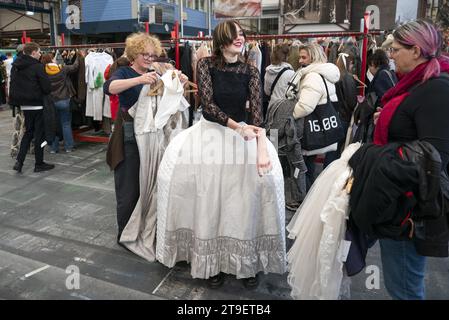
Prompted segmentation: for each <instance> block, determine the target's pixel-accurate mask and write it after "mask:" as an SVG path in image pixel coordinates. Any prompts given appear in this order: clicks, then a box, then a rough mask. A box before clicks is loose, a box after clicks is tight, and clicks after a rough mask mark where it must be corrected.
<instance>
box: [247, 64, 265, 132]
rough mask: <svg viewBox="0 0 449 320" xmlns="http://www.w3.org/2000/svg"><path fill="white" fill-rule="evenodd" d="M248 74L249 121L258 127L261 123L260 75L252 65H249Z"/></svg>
mask: <svg viewBox="0 0 449 320" xmlns="http://www.w3.org/2000/svg"><path fill="white" fill-rule="evenodd" d="M249 68H250V75H251V78H250V80H249V94H250V100H249V107H250V114H251V122H252V124H253V125H255V126H257V127H260V126H261V125H262V121H263V119H262V111H261V109H262V95H261V86H260V75H259V70H258V69H257V68H255V67H253V66H250V67H249Z"/></svg>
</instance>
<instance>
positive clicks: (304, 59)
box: [293, 44, 340, 190]
mask: <svg viewBox="0 0 449 320" xmlns="http://www.w3.org/2000/svg"><path fill="white" fill-rule="evenodd" d="M299 63H300V65H301V69H299V70H298V71H297V72H298V76H299V77H300V79H301V80H300V81H299V82H298V88H297V92H298V102H297V104H296V105H295V108H294V110H293V117H294V118H295V119H299V118H304V117H306V116H308V115H309V114H311V113H312V112H313V111H314V110H315V107H316V106H318V105H321V104H325V103H326V102H327V93H326V86H325V85H324V81H323V79H322V78H321V76H323V77H324V79H325V81H326V85H327V88H328V90H329V97H330V99H331V101H332V102H337V101H338V98H337V94H336V89H335V83H336V82H337V81H339V80H340V71H339V70H338V67H337V66H336V65H335V64H332V63H328V62H327V57H326V55H325V53H324V50H323V49H322V48H321V47H320V46H319V45H318V44H307V45H304V46H301V47H300V48H299ZM334 150H335V146H333V149H332V148H330V149H329V148H324V149H323V150H322V151H320V152H321V153H326V152H327V151H334ZM303 154H304V153H303ZM315 158H316V154H315V155H309V156H308V155H306V154H305V157H304V161H305V162H306V165H307V170H308V171H307V173H306V175H307V190H308V189H310V186H311V185H312V184H313V182H314V180H315Z"/></svg>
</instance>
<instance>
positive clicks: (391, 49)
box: [389, 47, 413, 54]
mask: <svg viewBox="0 0 449 320" xmlns="http://www.w3.org/2000/svg"><path fill="white" fill-rule="evenodd" d="M411 48H413V47H410V48H407V47H399V48H395V47H390V48H389V51H390V53H391V54H393V53H398V52H399V50H401V49H407V50H410V49H411Z"/></svg>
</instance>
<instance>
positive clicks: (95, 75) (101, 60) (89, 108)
mask: <svg viewBox="0 0 449 320" xmlns="http://www.w3.org/2000/svg"><path fill="white" fill-rule="evenodd" d="M84 61H85V69H86V73H85V79H86V83H87V93H86V116H87V117H93V120H96V121H100V120H102V119H103V115H104V114H105V113H106V114H109V117H110V101H109V96H107V95H105V94H104V93H103V84H104V82H105V80H104V72H105V70H106V68H107V66H108V65H110V64H112V63H113V62H114V61H113V59H112V57H111V56H110V55H109V54H107V53H105V52H91V53H89V54H88V55H87V56H86V58H85V60H84ZM105 108H107V110H105ZM108 110H109V111H108Z"/></svg>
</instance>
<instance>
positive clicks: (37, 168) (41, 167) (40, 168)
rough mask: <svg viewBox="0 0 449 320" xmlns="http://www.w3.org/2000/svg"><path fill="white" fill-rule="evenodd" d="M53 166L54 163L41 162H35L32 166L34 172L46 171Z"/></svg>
mask: <svg viewBox="0 0 449 320" xmlns="http://www.w3.org/2000/svg"><path fill="white" fill-rule="evenodd" d="M54 167H55V165H54V164H49V163H45V162H42V163H41V164H36V165H35V166H34V172H41V171H48V170H51V169H53V168H54Z"/></svg>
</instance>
